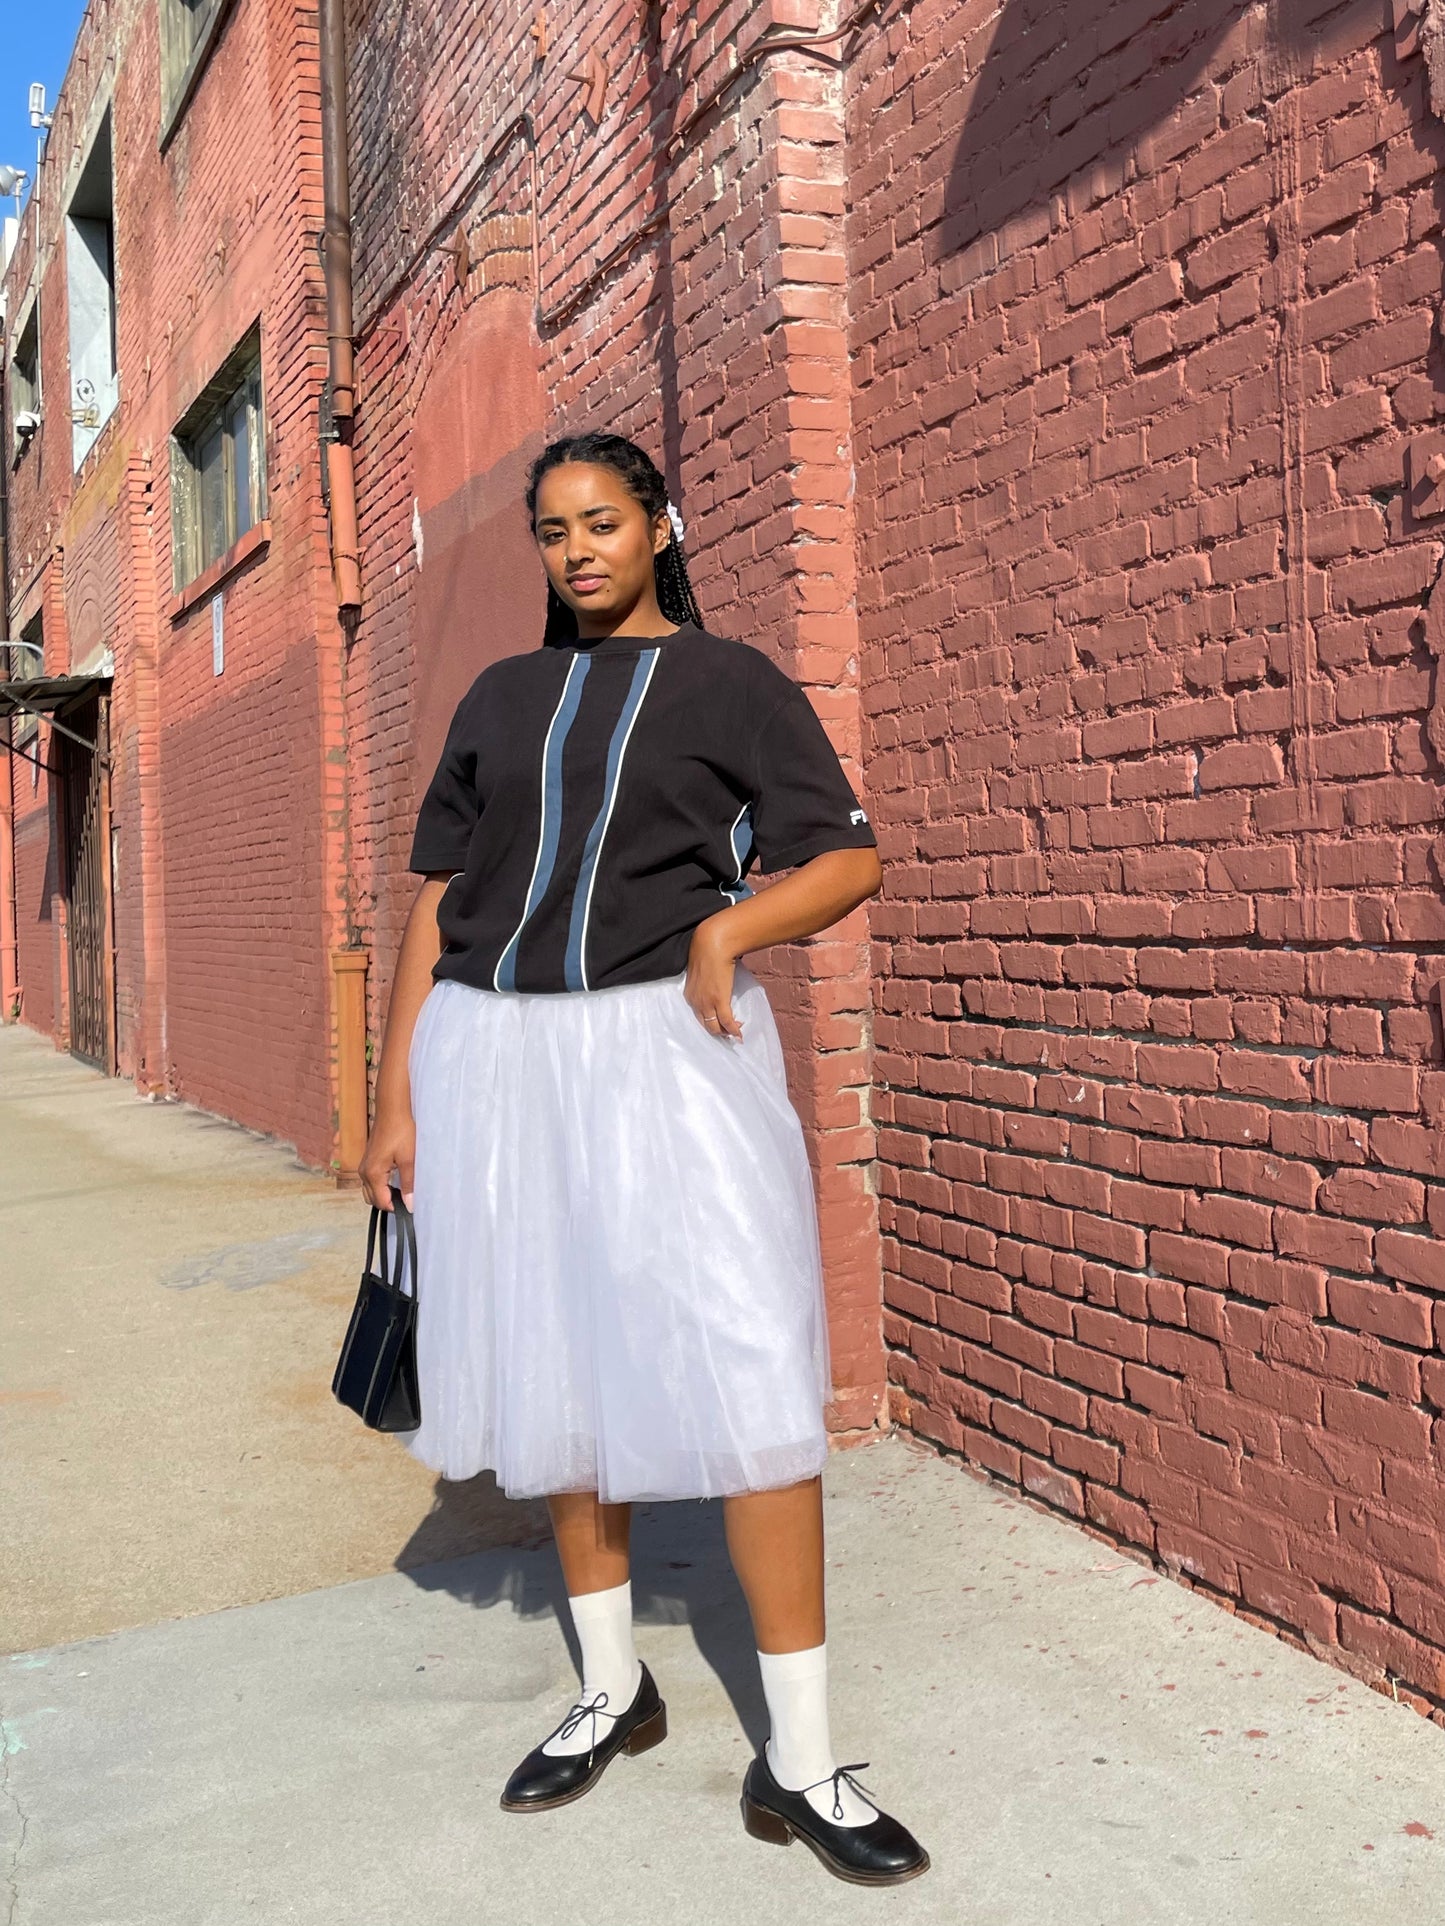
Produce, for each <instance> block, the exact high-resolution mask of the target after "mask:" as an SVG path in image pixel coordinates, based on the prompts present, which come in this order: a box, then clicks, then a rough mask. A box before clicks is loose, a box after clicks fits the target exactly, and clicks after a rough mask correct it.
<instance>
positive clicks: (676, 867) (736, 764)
mask: <svg viewBox="0 0 1445 1926" xmlns="http://www.w3.org/2000/svg"><path fill="white" fill-rule="evenodd" d="M877 841H878V839H877V837H876V836H875V835H874V833H873V829H872V827H871V825H870V824H869V822H868V818H867V816H866V815H865V813H864V811H863V810H862V808H861V807H860V805H859V802H858V798H857V796H856V795H855V794H854V792H853V789H852V787H851V785H850V784H849V781H848V778H847V777H846V775H845V774H844V772H843V767H842V765H841V763H840V762H839V761H838V757H837V753H836V751H835V750H834V748H833V745H832V743H831V742H830V741H829V740H828V735H827V732H826V731H825V729H824V728H823V725H822V723H821V722H820V721H819V719H818V715H817V712H816V711H815V710H814V708H813V705H812V703H811V702H810V701H809V700H808V698H807V696H806V694H805V693H804V692H803V690H802V689H801V688H800V687H799V685H798V684H797V683H796V682H794V681H793V680H792V678H791V677H790V676H788V675H787V674H785V673H784V671H783V670H782V669H780V668H778V667H777V666H776V665H775V664H774V663H773V662H771V661H770V660H769V659H768V657H767V656H765V655H764V654H763V653H762V651H761V650H760V649H756V648H753V647H752V646H751V644H749V643H746V642H734V641H729V640H727V639H726V638H724V637H722V636H717V635H710V634H708V633H707V632H706V631H705V630H703V629H699V628H697V627H695V626H693V625H692V624H691V623H688V624H685V625H684V626H683V627H682V628H680V629H679V630H677V632H676V633H675V634H673V635H666V636H661V637H648V638H642V637H637V636H605V637H603V638H601V639H600V640H596V641H589V642H574V643H570V644H567V645H565V646H563V647H560V648H551V647H548V648H540V649H534V650H531V651H530V652H529V653H527V654H524V655H511V656H506V657H504V658H503V659H502V660H501V661H498V662H494V663H492V665H491V666H490V667H489V668H487V669H484V670H483V671H482V673H481V674H480V675H479V676H478V677H477V679H476V681H475V682H474V683H473V684H472V686H471V688H470V689H469V690H468V691H467V693H466V695H465V696H463V698H462V700H461V702H460V703H459V704H458V705H457V710H456V714H455V715H454V716H453V718H452V723H451V727H450V729H449V730H448V732H447V739H446V745H445V747H444V748H443V750H442V755H441V760H440V762H439V763H438V764H437V769H436V774H435V775H434V776H433V777H432V780H431V784H430V786H429V787H428V789H427V792H426V795H425V796H424V798H423V799H422V804H421V808H420V810H419V812H418V816H417V824H416V833H415V835H414V837H413V840H412V848H411V858H410V864H409V867H410V868H412V869H413V870H416V871H419V872H422V873H426V872H429V871H435V870H451V871H452V872H453V875H452V879H451V881H450V882H449V883H448V884H447V887H446V889H445V890H444V892H443V893H442V897H441V900H440V902H439V904H438V906H437V924H438V927H439V929H440V931H441V935H442V939H443V946H444V947H443V949H442V953H441V955H440V957H439V958H438V959H437V963H436V967H435V969H434V970H433V972H432V974H433V975H434V976H435V977H436V978H438V979H442V978H446V977H454V978H456V979H458V980H459V981H461V982H463V983H471V984H474V985H476V986H477V987H478V988H480V989H493V990H516V991H534V990H559V991H560V990H588V989H602V988H605V987H607V986H609V985H611V984H617V983H645V982H648V981H651V980H653V979H656V978H658V977H664V976H675V975H676V974H677V973H678V972H679V971H681V970H683V969H685V968H686V967H687V955H688V946H689V944H690V941H691V938H692V932H693V930H694V929H695V928H696V927H697V925H698V924H699V923H701V922H702V921H703V919H704V918H705V917H708V916H711V915H714V914H715V913H716V912H717V911H718V910H721V909H724V908H726V907H727V905H728V904H729V903H735V902H737V901H739V900H740V898H742V897H744V896H750V895H751V894H752V890H751V888H750V887H749V885H748V883H747V882H746V880H745V878H746V876H747V873H748V871H749V870H750V869H751V868H752V867H753V864H754V862H755V861H756V863H757V866H758V868H759V869H760V870H761V871H763V872H764V873H770V872H772V871H773V870H778V869H789V868H791V867H792V866H793V865H794V864H797V863H805V862H807V861H808V860H809V858H810V857H813V856H817V855H820V854H821V853H822V852H823V851H824V850H828V849H863V848H874V847H876V846H877Z"/></svg>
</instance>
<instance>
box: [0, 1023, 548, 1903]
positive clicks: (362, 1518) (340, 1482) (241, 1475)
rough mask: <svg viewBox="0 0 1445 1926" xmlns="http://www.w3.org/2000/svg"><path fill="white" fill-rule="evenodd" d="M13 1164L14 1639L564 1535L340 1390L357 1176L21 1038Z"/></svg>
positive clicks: (4, 1624) (12, 1039)
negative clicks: (366, 1418)
mask: <svg viewBox="0 0 1445 1926" xmlns="http://www.w3.org/2000/svg"><path fill="white" fill-rule="evenodd" d="M0 1172H3V1173H4V1182H3V1184H0V1279H3V1290H0V1425H3V1428H4V1448H3V1451H0V1516H3V1518H4V1521H5V1535H4V1556H3V1557H0V1652H5V1651H15V1650H20V1649H25V1648H29V1647H31V1646H36V1645H49V1644H54V1643H56V1642H58V1641H60V1640H63V1639H73V1638H79V1637H82V1636H85V1635H86V1634H89V1633H91V1632H107V1631H113V1630H116V1629H118V1628H120V1627H121V1626H125V1625H144V1624H149V1623H150V1622H151V1621H153V1620H155V1619H159V1618H167V1617H171V1616H174V1615H178V1614H181V1613H187V1612H201V1611H214V1610H216V1609H217V1608H218V1607H221V1606H226V1605H234V1604H241V1603H246V1602H249V1601H251V1600H254V1599H261V1598H272V1597H277V1596H282V1595H285V1594H287V1593H290V1592H299V1591H310V1590H312V1589H314V1588H315V1587H317V1586H320V1585H327V1584H333V1583H335V1582H336V1581H338V1580H341V1579H349V1578H360V1577H366V1576H369V1575H371V1574H373V1573H376V1572H382V1571H388V1570H391V1569H393V1568H394V1567H395V1566H396V1565H398V1564H400V1565H415V1564H421V1563H426V1562H430V1561H432V1560H434V1559H437V1558H447V1557H452V1556H455V1555H456V1554H458V1553H460V1552H466V1551H474V1550H478V1549H480V1548H482V1547H483V1546H487V1545H496V1544H502V1543H508V1544H512V1543H518V1542H522V1543H531V1544H538V1543H541V1542H543V1541H545V1540H546V1539H547V1538H548V1531H547V1520H546V1511H545V1507H542V1506H540V1505H538V1506H526V1507H524V1506H516V1505H508V1504H507V1503H506V1502H505V1501H504V1500H503V1499H501V1498H500V1497H499V1496H498V1495H497V1493H496V1491H495V1488H494V1487H493V1485H492V1482H491V1480H490V1479H473V1480H471V1481H469V1482H468V1483H466V1484H452V1485H447V1484H444V1483H443V1482H442V1481H440V1480H438V1479H435V1478H433V1476H432V1475H431V1473H430V1472H428V1471H427V1470H426V1469H425V1468H424V1467H423V1466H422V1465H419V1464H417V1462H416V1461H415V1460H414V1459H413V1458H411V1457H410V1456H409V1455H408V1454H407V1453H406V1451H405V1450H403V1448H402V1447H401V1446H400V1445H399V1444H398V1443H397V1442H396V1441H395V1440H394V1439H387V1438H379V1437H377V1436H376V1435H375V1434H373V1433H372V1432H369V1431H367V1430H366V1428H365V1426H363V1425H362V1424H360V1423H359V1422H358V1421H357V1419H356V1418H354V1417H353V1416H352V1414H351V1413H350V1412H349V1411H344V1410H343V1409H342V1408H341V1406H340V1405H338V1404H337V1403H336V1401H335V1399H334V1398H333V1397H332V1396H331V1373H332V1370H333V1369H334V1367H335V1363H336V1354H337V1351H338V1350H339V1348H340V1345H341V1339H342V1336H343V1334H344V1332H345V1330H346V1320H347V1318H348V1316H349V1315H350V1311H351V1305H352V1302H353V1300H354V1298H355V1296H356V1283H357V1279H358V1277H359V1276H360V1274H361V1265H362V1259H363V1256H364V1254H365V1248H366V1220H367V1209H366V1205H365V1204H364V1202H363V1201H362V1199H361V1194H360V1192H359V1191H356V1190H351V1191H339V1190H338V1189H337V1188H336V1186H335V1184H334V1183H331V1182H330V1181H328V1180H327V1179H326V1178H325V1177H323V1176H321V1175H318V1174H317V1173H316V1172H314V1171H308V1170H304V1169H303V1168H302V1167H301V1166H300V1165H299V1164H298V1163H297V1162H296V1159H295V1157H294V1156H293V1155H292V1154H291V1153H290V1152H289V1151H287V1150H286V1149H285V1148H284V1147H282V1146H279V1145H277V1144H275V1143H273V1142H270V1141H268V1140H267V1139H265V1138H262V1137H258V1136H256V1135H255V1134H253V1133H252V1132H250V1131H246V1130H242V1129H239V1128H238V1127H237V1126H236V1125H234V1124H229V1123H225V1122H223V1121H222V1120H221V1119H219V1118H216V1117H209V1116H206V1115H205V1114H204V1113H203V1112H201V1111H199V1110H192V1109H190V1108H189V1107H187V1106H186V1105H184V1104H175V1103H148V1102H146V1101H144V1100H143V1099H142V1098H139V1097H137V1096H136V1094H135V1091H134V1090H133V1089H132V1088H131V1086H130V1085H129V1084H127V1083H124V1082H122V1081H119V1080H117V1079H113V1078H109V1077H103V1076H101V1075H99V1073H98V1072H96V1071H94V1070H89V1069H87V1068H86V1067H85V1066H84V1065H82V1064H79V1063H76V1062H74V1061H73V1060H72V1059H71V1058H70V1057H68V1056H63V1055H60V1054H58V1053H57V1052H56V1051H55V1049H54V1048H53V1047H52V1045H51V1044H50V1043H49V1042H48V1041H46V1040H45V1039H44V1038H41V1037H38V1036H36V1035H35V1034H34V1033H33V1032H31V1031H28V1030H22V1029H18V1028H15V1027H9V1028H0ZM3 1920H4V1914H3V1912H0V1922H3ZM77 1926H79V1923H77Z"/></svg>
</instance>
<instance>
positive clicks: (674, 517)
mask: <svg viewBox="0 0 1445 1926" xmlns="http://www.w3.org/2000/svg"><path fill="white" fill-rule="evenodd" d="M667 519H668V520H669V521H670V522H671V523H672V534H673V539H674V541H675V542H676V543H677V545H678V547H679V548H681V547H682V537H683V526H682V517H681V515H679V514H678V512H677V510H676V509H675V508H674V507H673V505H672V503H671V502H669V503H668V504H667Z"/></svg>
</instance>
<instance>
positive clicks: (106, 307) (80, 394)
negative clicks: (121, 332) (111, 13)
mask: <svg viewBox="0 0 1445 1926" xmlns="http://www.w3.org/2000/svg"><path fill="white" fill-rule="evenodd" d="M65 283H66V289H67V292H68V294H69V299H70V387H71V408H70V420H71V438H72V451H71V452H72V460H73V463H74V466H75V467H77V468H79V466H80V464H81V463H82V462H83V461H84V460H85V457H86V456H87V455H88V454H89V453H90V451H91V449H92V448H93V447H94V446H95V442H96V439H97V437H98V436H99V434H100V431H101V429H102V428H103V427H104V426H105V424H106V422H107V421H108V420H109V419H110V417H111V415H112V414H114V412H115V405H116V402H117V401H118V400H119V399H120V376H119V371H118V369H117V367H116V360H115V218H114V203H113V200H112V190H111V153H110V115H109V114H107V115H106V117H105V119H104V120H103V121H102V122H101V127H100V132H99V134H98V135H97V136H96V139H95V145H94V146H93V147H92V148H91V150H90V158H89V159H88V160H87V161H86V163H85V166H84V168H83V169H82V171H81V176H80V180H79V182H78V183H77V185H76V189H75V193H74V194H73V195H72V197H71V202H70V206H69V207H68V208H67V210H66V215H65Z"/></svg>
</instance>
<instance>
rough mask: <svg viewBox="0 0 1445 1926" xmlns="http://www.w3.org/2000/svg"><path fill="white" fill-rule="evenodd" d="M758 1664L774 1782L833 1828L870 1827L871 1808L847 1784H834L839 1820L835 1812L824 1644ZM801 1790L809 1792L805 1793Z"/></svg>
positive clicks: (761, 1657)
mask: <svg viewBox="0 0 1445 1926" xmlns="http://www.w3.org/2000/svg"><path fill="white" fill-rule="evenodd" d="M758 1665H759V1668H760V1669H761V1671H762V1675H763V1696H764V1698H766V1700H767V1702H768V1719H769V1721H770V1723H771V1725H772V1734H771V1736H770V1738H769V1739H768V1765H769V1767H770V1768H771V1770H772V1774H773V1777H774V1778H775V1779H776V1780H777V1782H778V1784H779V1785H780V1786H782V1787H784V1788H785V1789H786V1790H787V1791H789V1792H803V1796H804V1798H806V1800H807V1801H808V1804H809V1805H810V1806H811V1807H812V1808H813V1810H814V1811H815V1812H816V1813H818V1814H819V1815H820V1816H821V1817H822V1818H824V1819H827V1820H828V1821H830V1823H831V1824H833V1825H835V1826H836V1825H843V1826H866V1825H868V1824H869V1822H870V1821H871V1820H872V1819H873V1818H875V1817H876V1812H875V1808H874V1807H872V1806H870V1805H869V1804H868V1802H867V1800H865V1799H862V1798H860V1797H859V1795H858V1794H857V1793H856V1792H855V1791H854V1790H853V1788H852V1786H850V1785H849V1784H848V1781H847V1780H846V1779H840V1780H839V1781H838V1782H837V1783H838V1802H839V1804H840V1805H841V1806H842V1808H843V1817H842V1818H841V1819H839V1817H838V1815H837V1813H836V1812H835V1811H834V1809H833V1779H832V1777H831V1775H832V1772H833V1769H834V1767H835V1766H836V1765H837V1763H838V1762H837V1760H836V1759H835V1758H834V1757H833V1745H832V1740H831V1739H830V1738H829V1736H828V1647H827V1645H826V1643H825V1644H823V1645H813V1646H810V1647H809V1649H808V1650H807V1651H806V1652H759V1653H758ZM820 1780H821V1781H822V1783H821V1784H819V1783H818V1782H819V1781H820ZM804 1787H808V1788H810V1790H808V1791H806V1792H804V1791H803V1789H804Z"/></svg>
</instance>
